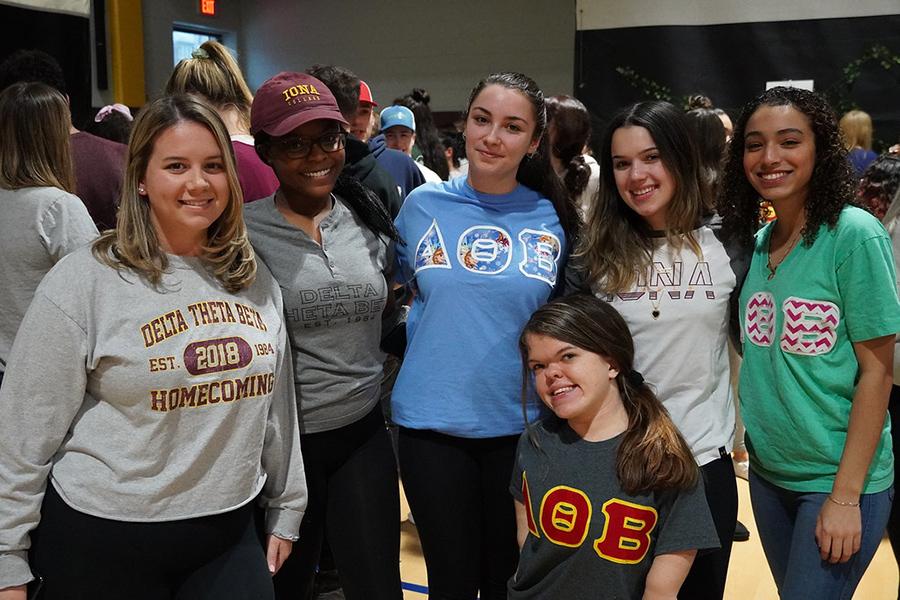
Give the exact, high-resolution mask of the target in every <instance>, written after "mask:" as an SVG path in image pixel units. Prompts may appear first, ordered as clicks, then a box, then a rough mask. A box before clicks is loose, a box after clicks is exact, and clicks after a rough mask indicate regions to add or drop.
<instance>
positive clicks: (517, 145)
mask: <svg viewBox="0 0 900 600" xmlns="http://www.w3.org/2000/svg"><path fill="white" fill-rule="evenodd" d="M535 129H536V122H535V113H534V107H533V106H532V105H531V102H530V101H529V100H528V98H527V97H526V96H525V95H524V94H523V93H522V92H519V91H517V90H513V89H510V88H507V87H504V86H502V85H498V84H491V85H487V86H485V88H484V89H483V90H481V92H480V93H479V94H478V95H477V96H475V98H474V100H472V105H471V106H470V107H469V115H468V118H467V119H466V130H465V135H466V157H467V158H468V160H469V181H470V183H471V185H472V187H474V188H475V189H477V190H479V191H482V192H488V193H502V192H503V191H505V192H509V191H512V190H513V189H514V188H515V186H516V171H518V169H519V163H520V162H522V159H523V158H525V155H526V154H528V153H531V152H534V151H535V150H537V147H538V143H539V142H540V138H539V137H535ZM497 190H500V191H497Z"/></svg>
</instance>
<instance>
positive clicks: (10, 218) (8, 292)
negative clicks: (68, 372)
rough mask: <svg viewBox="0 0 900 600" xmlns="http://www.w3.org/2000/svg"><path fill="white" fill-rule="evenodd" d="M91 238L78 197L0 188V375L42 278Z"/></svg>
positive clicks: (94, 231) (43, 190)
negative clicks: (1, 308) (0, 257)
mask: <svg viewBox="0 0 900 600" xmlns="http://www.w3.org/2000/svg"><path fill="white" fill-rule="evenodd" d="M95 237H97V227H96V226H95V225H94V222H93V221H92V220H91V216H90V215H89V214H88V211H87V209H86V208H85V207H84V203H83V202H82V201H81V200H79V199H78V197H77V196H73V195H72V194H70V193H68V192H64V191H62V190H60V189H57V188H53V187H30V188H22V189H18V190H7V189H0V256H2V257H3V260H2V261H0V306H2V307H3V310H0V372H3V371H5V370H6V361H7V360H8V359H9V350H10V348H12V343H13V340H14V339H15V337H16V331H18V329H19V323H21V322H22V317H24V316H25V311H26V310H28V305H29V304H31V298H32V296H34V290H35V289H37V286H38V284H39V283H40V282H41V279H43V278H44V275H46V274H47V271H49V270H50V268H51V267H53V265H55V264H56V263H57V261H59V259H61V258H62V257H63V256H65V255H66V254H68V253H70V252H72V251H73V250H75V249H76V248H78V247H79V246H84V245H85V244H87V243H88V242H90V241H91V240H93V239H94V238H95Z"/></svg>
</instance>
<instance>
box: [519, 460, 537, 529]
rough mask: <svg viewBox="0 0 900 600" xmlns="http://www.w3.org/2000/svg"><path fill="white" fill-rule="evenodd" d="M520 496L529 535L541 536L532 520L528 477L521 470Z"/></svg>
mask: <svg viewBox="0 0 900 600" xmlns="http://www.w3.org/2000/svg"><path fill="white" fill-rule="evenodd" d="M522 498H523V500H524V502H523V504H524V505H525V517H526V519H527V521H528V531H530V532H531V535H533V536H534V537H538V538H539V537H541V534H540V533H538V528H537V524H536V523H535V522H534V513H533V512H532V510H531V491H530V490H529V489H528V477H527V476H526V474H525V472H524V471H523V472H522Z"/></svg>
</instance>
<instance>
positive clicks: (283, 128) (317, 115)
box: [262, 108, 350, 137]
mask: <svg viewBox="0 0 900 600" xmlns="http://www.w3.org/2000/svg"><path fill="white" fill-rule="evenodd" d="M318 119H328V120H329V121H337V122H338V123H341V124H343V125H346V126H347V127H350V123H348V122H347V121H346V120H345V119H344V115H342V114H341V113H340V112H337V111H335V110H332V109H328V108H314V109H312V110H304V111H301V112H298V113H296V114H293V115H291V116H289V117H288V118H286V119H284V120H283V121H281V122H280V123H278V124H276V125H273V126H271V127H263V128H262V131H265V132H266V133H268V134H269V135H271V136H272V137H280V136H282V135H286V134H288V133H290V132H292V131H293V130H295V129H297V128H298V127H300V126H301V125H304V124H306V123H309V122H310V121H316V120H318Z"/></svg>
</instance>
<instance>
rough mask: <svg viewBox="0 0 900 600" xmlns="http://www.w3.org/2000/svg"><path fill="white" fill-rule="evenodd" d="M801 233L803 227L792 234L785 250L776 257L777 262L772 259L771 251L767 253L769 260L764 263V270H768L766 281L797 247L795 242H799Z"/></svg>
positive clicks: (770, 239)
mask: <svg viewBox="0 0 900 600" xmlns="http://www.w3.org/2000/svg"><path fill="white" fill-rule="evenodd" d="M802 233H803V227H800V228H799V229H797V230H796V231H795V232H794V235H792V236H791V239H790V241H789V242H788V245H787V249H786V250H783V251H782V252H781V253H780V256H779V257H778V259H777V260H775V259H773V257H772V252H771V250H770V251H769V260H768V261H767V262H766V268H767V269H768V270H769V276H768V277H767V279H768V280H771V279H772V278H773V277H775V271H776V270H777V269H778V267H780V266H781V263H783V262H784V259H786V258H787V256H788V254H790V253H791V251H792V250H793V249H794V247H795V246H796V245H797V242H799V241H800V237H801V234H802ZM771 246H772V238H771V236H770V237H769V247H770V248H771Z"/></svg>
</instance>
